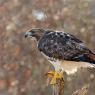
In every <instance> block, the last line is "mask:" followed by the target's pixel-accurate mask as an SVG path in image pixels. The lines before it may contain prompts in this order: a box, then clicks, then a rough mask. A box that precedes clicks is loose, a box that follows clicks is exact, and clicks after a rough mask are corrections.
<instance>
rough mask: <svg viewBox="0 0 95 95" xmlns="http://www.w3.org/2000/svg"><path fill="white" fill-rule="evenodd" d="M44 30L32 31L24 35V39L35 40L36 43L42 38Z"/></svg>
mask: <svg viewBox="0 0 95 95" xmlns="http://www.w3.org/2000/svg"><path fill="white" fill-rule="evenodd" d="M44 32H45V30H44V29H36V28H35V29H32V30H30V31H27V32H26V33H25V38H35V39H36V40H37V41H38V40H39V39H40V38H41V37H42V36H43V34H44Z"/></svg>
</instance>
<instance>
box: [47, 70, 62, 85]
mask: <svg viewBox="0 0 95 95" xmlns="http://www.w3.org/2000/svg"><path fill="white" fill-rule="evenodd" d="M46 75H47V77H49V78H51V81H50V84H51V85H55V84H57V83H58V81H61V82H62V84H64V80H63V71H61V72H55V71H50V72H48V73H47V74H46Z"/></svg>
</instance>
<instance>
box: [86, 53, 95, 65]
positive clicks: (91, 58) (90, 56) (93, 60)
mask: <svg viewBox="0 0 95 95" xmlns="http://www.w3.org/2000/svg"><path fill="white" fill-rule="evenodd" d="M88 60H89V61H90V62H91V63H93V64H95V54H94V53H90V54H88Z"/></svg>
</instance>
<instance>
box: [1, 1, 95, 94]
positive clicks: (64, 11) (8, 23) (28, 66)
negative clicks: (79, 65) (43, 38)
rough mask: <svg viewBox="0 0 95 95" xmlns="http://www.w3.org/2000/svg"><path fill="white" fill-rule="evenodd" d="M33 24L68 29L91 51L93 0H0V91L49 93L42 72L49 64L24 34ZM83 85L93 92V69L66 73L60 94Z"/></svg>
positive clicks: (94, 15) (94, 18) (94, 33)
mask: <svg viewBox="0 0 95 95" xmlns="http://www.w3.org/2000/svg"><path fill="white" fill-rule="evenodd" d="M35 27H37V28H49V29H55V30H62V31H63V30H64V31H66V32H70V33H71V34H73V35H76V36H77V37H78V38H80V39H81V40H83V41H84V42H85V44H86V45H87V47H89V48H90V49H91V50H92V51H93V52H95V0H0V95H51V93H52V89H51V87H50V86H46V77H45V76H44V74H45V73H46V72H48V71H49V70H51V69H53V67H52V66H51V64H50V63H49V62H48V61H47V60H46V59H45V58H44V57H43V56H42V55H41V54H40V52H39V51H38V50H37V47H36V44H35V41H32V40H30V39H25V38H24V33H25V32H26V31H28V30H30V29H32V28H35ZM85 85H89V87H88V92H87V93H88V95H95V69H82V70H78V72H77V73H75V74H74V75H71V76H67V75H66V76H65V91H64V95H72V93H74V92H75V91H76V90H78V89H80V88H82V87H83V86H85Z"/></svg>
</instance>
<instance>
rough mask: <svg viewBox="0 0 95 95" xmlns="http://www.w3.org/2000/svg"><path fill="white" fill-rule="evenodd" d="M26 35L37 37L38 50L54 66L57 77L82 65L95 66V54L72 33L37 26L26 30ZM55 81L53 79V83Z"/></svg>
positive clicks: (74, 70)
mask: <svg viewBox="0 0 95 95" xmlns="http://www.w3.org/2000/svg"><path fill="white" fill-rule="evenodd" d="M26 37H29V38H32V39H33V38H34V39H36V42H37V47H38V50H39V51H40V52H41V53H42V54H43V55H44V56H45V57H46V58H47V59H48V61H49V62H50V63H51V64H52V65H53V66H54V68H55V72H57V73H55V76H56V78H61V77H62V76H61V74H60V72H61V71H65V72H67V74H72V73H74V72H76V71H77V69H78V68H80V67H86V68H87V67H94V66H95V54H94V53H93V52H92V51H91V50H89V49H88V48H87V47H86V46H85V44H84V43H83V42H82V41H81V40H80V39H78V38H77V37H75V36H74V35H72V34H69V33H66V32H64V31H54V30H50V29H47V30H46V29H36V28H35V29H32V30H30V31H28V32H26V33H25V38H26ZM50 73H54V72H50ZM55 82H56V81H55V80H54V79H52V81H51V84H54V83H55Z"/></svg>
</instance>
